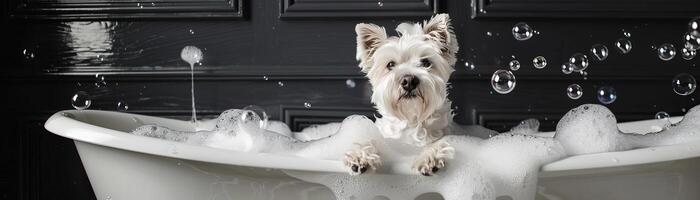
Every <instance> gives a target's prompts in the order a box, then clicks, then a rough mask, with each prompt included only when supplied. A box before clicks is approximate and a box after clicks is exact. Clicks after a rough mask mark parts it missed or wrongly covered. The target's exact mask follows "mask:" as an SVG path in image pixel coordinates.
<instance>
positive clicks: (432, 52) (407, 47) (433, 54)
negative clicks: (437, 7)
mask: <svg viewBox="0 0 700 200" xmlns="http://www.w3.org/2000/svg"><path fill="white" fill-rule="evenodd" d="M355 31H356V32H357V59H358V60H359V61H360V68H362V72H364V73H366V74H367V77H368V78H369V81H370V83H371V85H372V90H373V94H372V103H374V104H375V105H376V107H377V109H378V111H379V113H380V114H382V115H390V116H393V117H396V118H398V119H401V120H403V121H406V122H408V123H409V124H413V125H417V124H420V123H421V122H423V121H425V120H426V119H428V118H429V117H430V116H431V115H432V114H433V112H435V110H436V109H439V108H440V107H441V106H442V105H443V104H444V103H445V101H446V100H447V84H448V83H447V80H448V79H449V77H450V74H451V73H452V72H453V71H454V69H453V65H454V64H455V61H456V58H455V54H456V53H457V50H458V47H457V39H456V36H455V34H454V32H453V31H452V26H451V25H450V18H449V16H448V15H447V14H438V15H436V16H434V17H433V18H431V19H430V20H429V21H425V22H423V23H422V24H420V23H402V24H399V25H398V26H397V27H396V31H397V32H398V34H399V36H398V37H397V36H392V37H388V36H387V34H386V31H385V30H384V28H383V27H380V26H377V25H374V24H358V25H357V26H356V27H355Z"/></svg>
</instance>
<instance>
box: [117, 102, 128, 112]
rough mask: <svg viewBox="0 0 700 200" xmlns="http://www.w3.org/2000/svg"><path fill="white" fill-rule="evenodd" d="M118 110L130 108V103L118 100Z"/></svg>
mask: <svg viewBox="0 0 700 200" xmlns="http://www.w3.org/2000/svg"><path fill="white" fill-rule="evenodd" d="M117 110H118V111H122V112H123V111H126V110H129V104H127V103H126V101H119V102H117Z"/></svg>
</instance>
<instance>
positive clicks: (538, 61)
mask: <svg viewBox="0 0 700 200" xmlns="http://www.w3.org/2000/svg"><path fill="white" fill-rule="evenodd" d="M532 65H534V66H535V68H537V69H542V68H544V67H546V66H547V59H545V58H544V56H537V57H535V58H533V59H532Z"/></svg>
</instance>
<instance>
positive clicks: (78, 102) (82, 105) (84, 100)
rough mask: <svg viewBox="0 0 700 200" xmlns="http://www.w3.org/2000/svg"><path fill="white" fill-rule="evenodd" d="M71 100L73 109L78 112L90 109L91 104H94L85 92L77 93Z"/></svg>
mask: <svg viewBox="0 0 700 200" xmlns="http://www.w3.org/2000/svg"><path fill="white" fill-rule="evenodd" d="M70 100H71V105H72V106H73V108H75V109H78V110H85V109H88V108H89V107H90V104H92V100H91V98H90V95H89V94H88V93H87V92H83V91H78V92H76V93H75V95H73V97H72V98H71V99H70Z"/></svg>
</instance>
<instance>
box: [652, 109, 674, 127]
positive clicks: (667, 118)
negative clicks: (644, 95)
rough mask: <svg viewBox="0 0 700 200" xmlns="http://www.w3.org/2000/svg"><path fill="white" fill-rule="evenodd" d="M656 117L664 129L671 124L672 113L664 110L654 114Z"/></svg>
mask: <svg viewBox="0 0 700 200" xmlns="http://www.w3.org/2000/svg"><path fill="white" fill-rule="evenodd" d="M654 118H655V119H656V120H658V121H659V122H661V127H663V128H664V129H666V128H668V127H670V126H671V115H669V114H668V113H666V112H664V111H661V112H657V113H656V115H654Z"/></svg>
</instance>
